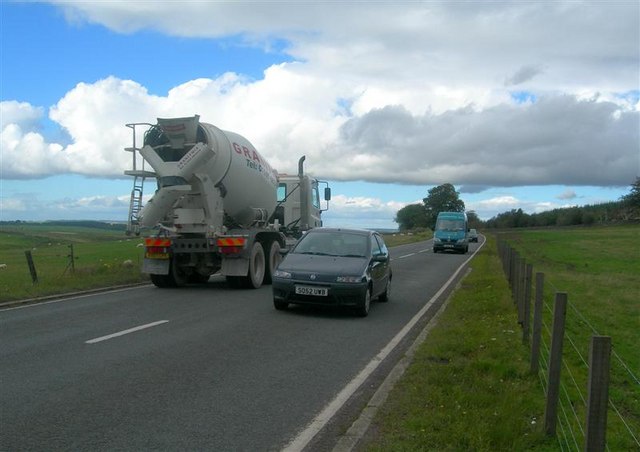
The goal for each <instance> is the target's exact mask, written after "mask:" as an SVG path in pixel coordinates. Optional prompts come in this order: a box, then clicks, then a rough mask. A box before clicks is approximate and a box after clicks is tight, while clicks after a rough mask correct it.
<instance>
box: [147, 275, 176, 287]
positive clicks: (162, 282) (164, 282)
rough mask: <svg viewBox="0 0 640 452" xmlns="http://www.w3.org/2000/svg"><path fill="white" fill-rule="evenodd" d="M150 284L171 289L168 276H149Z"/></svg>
mask: <svg viewBox="0 0 640 452" xmlns="http://www.w3.org/2000/svg"><path fill="white" fill-rule="evenodd" d="M149 277H150V279H151V282H152V283H153V285H154V286H156V287H160V288H161V289H164V288H165V287H171V282H170V281H169V275H154V274H151V275H149Z"/></svg>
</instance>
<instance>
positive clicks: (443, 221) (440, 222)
mask: <svg viewBox="0 0 640 452" xmlns="http://www.w3.org/2000/svg"><path fill="white" fill-rule="evenodd" d="M467 231H468V226H467V214H466V213H464V212H440V213H439V214H438V219H437V220H436V228H435V230H434V231H433V252H434V253H437V252H438V251H445V250H453V251H457V252H459V253H463V254H464V253H466V252H467V251H469V239H468V237H467Z"/></svg>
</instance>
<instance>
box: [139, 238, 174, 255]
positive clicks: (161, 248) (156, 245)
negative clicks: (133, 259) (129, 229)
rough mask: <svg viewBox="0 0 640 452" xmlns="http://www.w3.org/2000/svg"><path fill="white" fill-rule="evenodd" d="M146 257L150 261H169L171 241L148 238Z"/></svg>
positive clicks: (145, 241)
mask: <svg viewBox="0 0 640 452" xmlns="http://www.w3.org/2000/svg"><path fill="white" fill-rule="evenodd" d="M144 246H145V254H144V255H145V257H147V258H150V259H168V258H169V252H170V250H171V240H170V239H157V238H153V237H150V238H146V239H144Z"/></svg>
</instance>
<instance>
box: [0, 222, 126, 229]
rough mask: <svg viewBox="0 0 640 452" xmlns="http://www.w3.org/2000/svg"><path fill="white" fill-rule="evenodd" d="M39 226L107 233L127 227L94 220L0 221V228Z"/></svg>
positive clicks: (122, 224)
mask: <svg viewBox="0 0 640 452" xmlns="http://www.w3.org/2000/svg"><path fill="white" fill-rule="evenodd" d="M19 225H30V226H31V225H41V226H71V227H78V228H90V229H103V230H108V231H125V230H126V228H127V225H126V224H125V223H118V222H106V221H94V220H78V221H75V220H56V221H20V220H16V221H0V227H1V226H19Z"/></svg>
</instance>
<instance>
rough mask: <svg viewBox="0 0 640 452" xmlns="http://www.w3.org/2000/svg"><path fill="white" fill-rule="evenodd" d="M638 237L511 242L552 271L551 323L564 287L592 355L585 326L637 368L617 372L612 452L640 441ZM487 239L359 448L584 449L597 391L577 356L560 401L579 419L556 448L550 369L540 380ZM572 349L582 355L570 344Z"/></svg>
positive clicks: (616, 232)
mask: <svg viewBox="0 0 640 452" xmlns="http://www.w3.org/2000/svg"><path fill="white" fill-rule="evenodd" d="M639 231H640V230H639V229H638V228H637V227H635V228H634V227H631V228H625V227H622V228H617V227H613V228H612V227H608V228H593V229H579V230H558V231H554V230H544V231H518V232H517V233H514V234H511V235H509V236H508V237H507V238H508V239H509V240H510V241H511V242H513V243H514V244H515V245H516V246H517V247H519V249H520V250H521V255H522V256H523V257H525V258H526V259H528V262H529V263H533V266H534V271H545V272H547V274H546V278H547V280H548V282H549V284H547V285H546V286H545V300H546V301H545V304H546V307H545V318H546V319H545V323H546V324H549V325H550V324H551V320H550V314H549V309H550V308H549V305H550V304H552V298H553V293H554V292H555V291H556V290H557V289H560V288H562V291H566V292H567V293H568V294H569V297H570V298H572V299H574V300H575V301H574V307H573V308H571V311H572V310H573V309H574V308H575V309H576V310H580V316H578V315H577V314H576V315H571V313H570V312H568V316H567V319H568V320H567V335H568V337H571V341H572V342H573V343H575V344H576V345H575V347H576V348H578V349H579V350H580V351H581V352H582V351H583V350H584V354H583V357H584V356H587V357H588V354H587V353H588V346H589V339H588V336H589V334H590V332H588V333H587V332H585V331H584V330H585V328H584V326H585V325H584V323H585V321H589V324H590V325H591V326H590V327H589V329H591V327H593V328H594V329H596V328H597V329H598V333H599V334H608V335H611V336H612V338H613V342H614V351H615V353H616V354H617V355H618V356H619V357H620V358H621V360H622V361H623V362H624V363H625V366H626V367H627V368H628V369H629V372H628V371H627V369H625V368H624V367H622V366H619V365H617V364H615V363H613V360H614V358H613V357H612V363H613V364H612V366H611V367H612V368H611V373H612V377H611V379H612V382H611V388H610V400H611V401H613V402H614V403H615V404H616V406H617V410H619V411H620V414H621V417H620V416H618V413H617V412H615V411H614V410H613V408H611V407H610V410H609V423H608V430H607V442H608V447H609V449H610V450H636V449H637V443H636V440H635V439H634V437H633V432H636V435H637V432H639V431H640V418H639V415H640V410H639V408H640V405H639V404H640V385H639V384H638V383H637V380H636V378H637V376H638V374H639V373H640V372H639V370H640V369H639V368H638V359H639V356H638V354H637V337H638V336H637V334H638V330H639V329H638V327H639V326H640V325H639V323H638V322H639V321H640V317H638V312H640V300H638V297H637V294H638V293H640V286H639V284H640V278H638V276H637V275H638V274H640V272H638V271H637V270H638V268H637V266H638V260H637V257H634V255H633V250H634V249H635V250H637V249H638V248H637V245H636V244H637V243H638V238H639V237H638V232H639ZM502 238H504V237H502ZM487 239H488V241H487V245H486V246H485V247H484V248H483V250H482V251H481V252H480V253H479V254H478V255H477V256H476V257H475V258H474V259H473V261H472V262H471V267H472V271H471V273H470V274H469V275H467V277H466V278H465V279H464V280H463V281H462V283H461V286H460V288H459V289H458V290H457V291H456V292H455V293H454V294H453V296H452V298H451V299H450V301H449V304H448V306H447V308H446V310H445V311H444V312H443V313H442V315H441V317H440V319H439V321H438V324H437V325H436V326H435V328H434V329H433V330H432V331H431V332H430V334H429V336H428V337H427V339H426V341H425V342H424V343H423V344H422V345H421V346H420V347H419V348H418V350H417V351H416V354H415V357H414V361H413V363H412V364H411V366H410V367H409V368H408V369H407V371H406V373H405V375H404V376H403V378H402V379H401V380H400V381H399V382H398V384H397V385H396V387H395V388H394V389H393V391H392V393H391V394H390V395H389V398H388V401H387V403H386V404H385V405H384V406H383V407H382V408H381V409H380V411H379V413H378V415H377V416H376V418H375V419H374V421H373V424H372V429H371V435H370V436H369V437H368V438H367V440H366V442H365V444H363V445H362V446H361V447H360V448H359V449H360V450H367V451H389V450H391V451H409V450H411V451H413V450H477V451H489V450H491V451H494V450H504V451H507V450H509V451H511V450H565V449H569V450H580V449H582V447H583V442H584V440H583V438H584V433H582V432H581V429H583V428H584V416H583V415H584V409H583V408H581V406H582V405H584V401H583V398H584V395H580V394H578V393H577V392H582V393H586V371H585V370H584V367H585V366H584V362H582V359H580V358H574V357H573V356H572V355H573V353H574V352H573V350H570V352H569V353H567V356H566V358H565V359H564V364H563V371H562V372H563V374H564V375H563V377H562V378H563V381H564V382H563V396H562V397H563V398H564V399H565V400H564V401H561V403H562V404H564V405H565V406H567V410H568V416H567V419H565V420H561V421H562V422H564V424H561V425H560V427H559V429H558V437H557V438H549V437H547V436H546V435H545V434H544V433H543V427H544V426H543V416H544V409H545V407H544V402H545V395H544V386H545V380H544V379H545V376H544V375H545V370H544V368H543V369H542V370H541V373H540V374H539V375H532V374H530V373H529V349H528V347H527V346H525V345H523V343H522V336H521V328H520V326H519V325H518V323H517V321H518V319H517V312H516V310H515V307H514V304H513V301H512V297H511V293H510V290H509V287H508V284H507V282H506V279H505V277H504V274H503V271H502V266H501V263H500V261H499V258H498V255H497V247H496V241H495V237H493V236H491V235H490V236H488V237H487ZM594 286H598V287H597V288H596V287H594ZM605 295H606V296H605ZM568 311H569V310H568ZM587 319H588V320H587ZM577 331H580V334H578V333H577ZM545 334H546V332H545V333H543V336H544V335H545ZM544 340H546V341H547V344H548V343H549V339H548V338H546V339H544V338H543V341H544ZM565 343H567V341H566V340H565ZM567 349H573V347H572V346H571V345H566V346H565V350H567ZM585 349H586V350H585ZM587 359H588V358H587ZM574 381H575V383H574ZM572 386H575V387H577V389H575V388H572ZM576 416H577V417H576ZM574 417H575V419H572V418H574ZM581 423H582V426H581V425H580V424H581ZM625 424H626V425H625ZM581 435H582V436H581Z"/></svg>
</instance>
